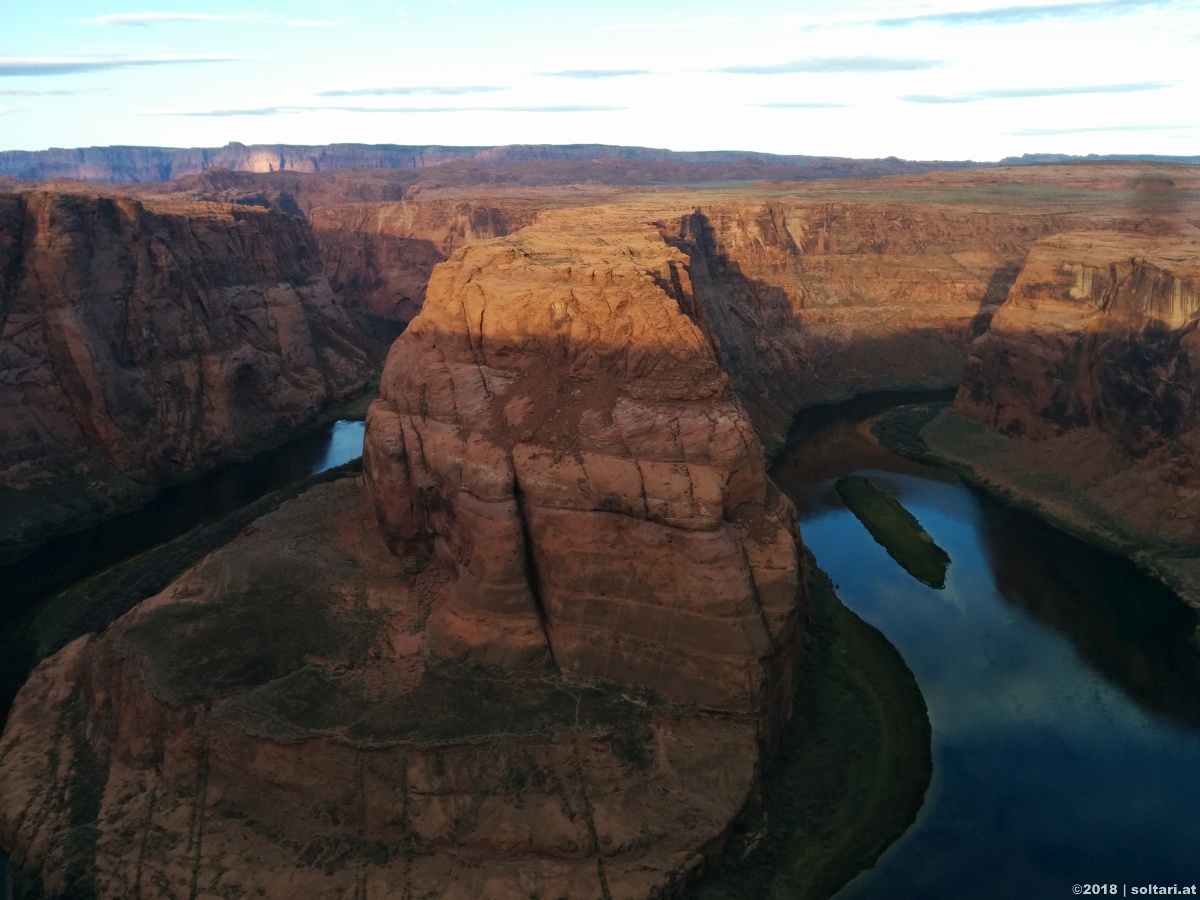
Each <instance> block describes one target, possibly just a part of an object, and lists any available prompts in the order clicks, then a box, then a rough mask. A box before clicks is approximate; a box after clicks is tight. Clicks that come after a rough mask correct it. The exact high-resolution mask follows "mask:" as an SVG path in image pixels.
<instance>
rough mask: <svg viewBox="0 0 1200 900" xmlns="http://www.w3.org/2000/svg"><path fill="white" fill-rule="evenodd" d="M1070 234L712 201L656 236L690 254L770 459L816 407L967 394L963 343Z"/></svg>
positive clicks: (973, 217)
mask: <svg viewBox="0 0 1200 900" xmlns="http://www.w3.org/2000/svg"><path fill="white" fill-rule="evenodd" d="M1064 221H1069V217H1066V216H1063V215H1061V214H1054V213H1044V214H1033V215H1023V216H1017V215H1002V214H989V213H986V212H983V211H977V210H971V209H954V208H946V207H941V208H939V207H937V206H930V205H927V204H904V203H888V202H877V203H849V202H812V201H802V200H799V199H796V200H788V199H786V198H785V199H782V200H780V201H772V202H769V203H722V202H716V203H713V204H711V205H705V206H703V207H700V208H697V209H695V210H694V211H692V212H687V213H684V214H682V215H679V216H677V217H672V218H666V217H663V218H659V219H658V220H657V221H656V225H657V227H658V229H659V231H660V233H661V234H662V235H663V238H664V240H666V241H667V242H668V243H670V244H671V245H672V246H674V247H677V248H678V249H680V250H681V251H682V252H683V253H685V254H686V255H687V260H688V266H689V280H690V282H691V288H690V292H691V294H692V295H693V300H692V301H688V302H694V303H695V304H697V306H698V318H699V320H700V321H702V323H703V327H704V328H705V329H706V331H707V333H708V334H709V335H710V338H711V339H712V340H713V343H714V345H715V346H716V347H717V348H718V353H719V358H720V359H721V362H722V364H723V366H724V367H725V368H726V370H727V371H729V372H730V373H731V375H732V376H733V379H734V383H735V384H736V386H737V388H738V390H739V392H740V393H741V395H742V399H743V402H745V403H746V405H747V408H748V410H749V411H750V414H751V415H752V416H753V418H754V421H755V425H756V427H757V430H758V434H759V437H760V439H761V440H762V441H763V444H764V446H765V447H766V449H767V452H768V456H770V455H772V454H773V453H774V452H776V451H777V450H778V449H779V447H781V446H782V443H783V440H784V438H785V436H786V434H787V430H788V426H789V424H790V422H791V420H792V417H793V416H794V415H795V413H796V412H797V411H798V410H800V409H802V408H804V407H806V406H812V405H817V404H822V403H831V402H836V401H839V400H844V399H846V398H848V397H850V396H853V395H855V394H859V393H869V392H873V391H884V390H908V389H948V388H952V387H955V386H957V384H958V382H959V378H960V376H961V374H962V367H963V364H964V362H965V358H966V349H965V348H966V344H967V343H968V341H969V340H970V339H971V338H972V337H974V336H976V335H977V334H979V333H980V332H981V331H982V330H983V329H984V328H986V326H987V322H988V320H989V319H990V317H991V314H992V313H993V312H994V310H995V309H996V308H998V306H999V304H1000V303H1001V302H1002V301H1003V299H1004V297H1005V295H1006V293H1007V289H1008V286H1009V284H1010V283H1011V281H1012V279H1013V278H1014V277H1015V276H1016V274H1017V272H1018V270H1019V268H1020V261H1021V260H1022V259H1023V258H1024V256H1025V254H1026V252H1027V251H1028V248H1029V247H1030V246H1032V244H1033V243H1034V241H1036V240H1037V239H1038V238H1039V237H1041V236H1043V235H1045V234H1052V233H1054V232H1056V231H1059V230H1061V228H1062V225H1063V223H1064ZM676 290H678V288H676Z"/></svg>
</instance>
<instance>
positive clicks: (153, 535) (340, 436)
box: [0, 420, 365, 727]
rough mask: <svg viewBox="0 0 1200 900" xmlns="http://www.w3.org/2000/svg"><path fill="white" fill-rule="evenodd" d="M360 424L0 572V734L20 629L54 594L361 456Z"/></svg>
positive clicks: (276, 452)
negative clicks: (283, 488) (296, 483)
mask: <svg viewBox="0 0 1200 900" xmlns="http://www.w3.org/2000/svg"><path fill="white" fill-rule="evenodd" d="M364 428H365V423H363V422H354V421H347V420H340V421H337V422H334V423H332V424H330V425H327V426H325V427H323V428H319V429H315V430H313V431H310V432H308V433H306V434H304V435H302V436H300V437H298V438H296V439H294V440H292V441H289V442H287V443H285V444H282V445H280V446H279V447H276V448H275V449H273V450H268V451H266V452H264V453H261V454H259V455H257V456H255V457H253V458H252V459H249V460H246V461H245V462H240V463H232V464H230V465H226V466H222V467H221V468H219V469H215V470H213V471H212V472H209V473H207V474H205V475H203V476H201V477H199V478H197V479H195V480H193V481H189V482H186V483H184V484H180V485H177V486H175V487H171V488H167V489H166V490H164V491H162V492H161V493H160V494H159V495H158V496H157V497H156V498H155V499H154V500H153V501H151V502H150V503H148V504H147V505H146V506H144V507H142V508H141V509H139V510H137V511H136V512H133V513H129V514H128V515H124V516H119V517H117V518H115V519H112V520H111V521H108V522H105V523H104V524H103V525H99V526H97V527H95V528H90V529H88V530H87V531H82V532H79V533H77V534H69V535H66V536H64V537H61V538H58V539H57V540H54V541H51V542H49V543H48V544H46V545H45V546H44V547H42V548H41V549H40V550H38V551H37V552H35V553H33V554H32V555H30V556H27V557H25V558H24V559H21V560H18V561H17V562H16V563H13V564H12V565H10V566H7V567H5V568H3V569H0V727H3V721H4V718H5V717H6V716H7V714H8V708H9V706H10V704H11V703H12V700H13V697H14V696H15V695H16V692H17V690H18V689H19V688H20V686H21V684H22V683H23V682H24V681H25V677H26V675H27V674H28V671H29V666H30V665H31V663H32V662H33V661H32V660H30V659H29V658H28V653H27V649H28V648H26V647H25V646H23V645H22V642H21V634H22V631H23V626H24V624H25V623H26V622H28V621H29V620H30V618H31V617H32V616H34V615H36V613H37V611H38V610H39V608H40V607H41V606H42V604H44V603H45V602H46V600H47V599H49V598H50V597H51V596H52V595H54V594H55V593H57V592H58V591H62V590H65V589H66V588H68V587H70V586H71V585H73V584H75V583H76V582H79V581H81V580H82V579H84V578H87V577H88V576H90V575H92V574H94V573H96V572H99V571H101V570H103V569H106V568H108V567H110V566H115V565H117V564H119V563H121V562H124V561H125V560H127V559H130V558H132V557H134V556H137V555H138V554H139V553H143V552H145V551H146V550H150V549H152V548H154V547H157V546H159V545H161V544H164V543H166V542H167V541H169V540H171V539H173V538H176V537H179V536H180V535H182V534H185V533H186V532H188V531H190V530H192V529H193V528H196V527H198V526H200V525H204V524H206V523H209V522H213V521H215V520H217V519H219V518H221V517H222V516H225V515H228V514H229V513H231V512H234V511H235V510H238V509H241V508H242V507H243V506H246V505H247V504H249V503H253V502H254V501H255V500H257V499H258V498H260V497H262V496H264V495H266V494H268V493H270V492H271V491H274V490H278V489H279V488H282V487H286V486H287V485H290V484H293V483H295V482H297V481H302V480H303V479H305V478H307V477H308V476H310V475H315V474H317V473H319V472H324V471H325V470H327V469H332V468H334V467H335V466H339V465H341V464H342V463H346V462H349V461H351V460H354V459H358V458H359V457H360V456H362V442H363V429H364Z"/></svg>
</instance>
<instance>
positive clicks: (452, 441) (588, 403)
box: [364, 214, 800, 722]
mask: <svg viewBox="0 0 1200 900" xmlns="http://www.w3.org/2000/svg"><path fill="white" fill-rule="evenodd" d="M569 222H570V223H573V224H569ZM605 224H606V226H607V223H605ZM592 227H593V223H590V222H586V221H583V222H581V221H580V220H579V219H578V218H577V217H574V216H572V218H571V219H570V220H569V221H568V219H567V218H566V214H564V215H563V217H562V218H552V219H551V221H549V222H548V223H547V224H545V225H542V224H539V225H536V226H533V227H530V228H527V229H525V230H523V231H522V232H520V233H519V234H518V235H516V236H514V237H512V238H509V239H506V240H501V241H491V242H488V243H485V244H479V245H475V246H473V247H468V248H466V249H464V250H460V251H458V253H456V254H455V256H454V257H453V258H452V260H451V261H450V262H449V263H447V264H445V265H443V266H441V267H439V268H438V269H437V270H436V271H435V273H434V277H433V279H432V281H431V282H430V288H429V295H428V299H427V302H426V305H425V308H424V310H423V311H422V313H421V315H420V316H419V317H418V318H417V319H416V320H414V322H413V323H412V325H411V326H410V327H409V329H408V331H406V332H405V334H404V335H403V336H402V337H401V338H400V339H399V340H398V341H397V342H396V344H395V345H394V346H393V348H392V353H391V355H390V356H389V359H388V364H387V366H386V368H385V371H384V376H383V380H382V383H381V396H380V399H379V400H378V401H377V402H376V403H375V404H373V405H372V407H371V410H370V412H369V414H368V419H367V437H366V441H365V447H364V454H365V455H364V465H365V471H366V475H367V482H368V485H369V488H370V490H371V492H372V496H373V500H374V505H375V509H376V512H377V515H378V518H379V522H380V526H381V529H382V530H383V533H384V535H385V538H386V539H387V540H388V542H389V544H390V545H391V546H392V547H394V548H396V549H397V550H403V549H410V548H414V547H427V548H429V550H430V551H431V552H433V553H434V554H436V555H437V556H439V557H440V558H442V559H444V560H445V561H446V563H447V564H448V565H449V566H450V567H451V570H452V571H453V573H454V576H453V580H452V583H451V584H450V585H449V586H448V588H447V590H446V592H445V594H444V596H443V597H442V598H441V599H440V601H439V602H438V603H437V604H436V605H435V608H434V610H433V613H432V616H431V620H430V633H431V641H432V643H433V644H434V645H435V646H436V647H437V648H438V649H439V651H440V652H442V653H445V654H447V655H455V654H459V653H466V654H468V655H470V656H471V657H473V658H476V659H479V660H480V661H483V662H487V663H493V664H497V665H502V666H506V667H510V668H514V667H516V668H519V667H522V666H535V665H541V664H542V663H543V661H545V660H552V661H553V662H554V664H555V665H556V666H557V667H558V668H559V669H560V670H561V671H562V672H563V673H564V674H566V675H568V676H580V677H583V676H590V677H600V678H607V679H612V680H614V681H619V682H624V683H632V684H639V685H641V686H643V687H646V688H649V689H652V690H655V691H657V692H659V693H661V694H663V695H664V696H666V697H668V698H670V699H672V700H677V701H682V702H691V703H697V704H701V705H704V706H708V707H714V708H720V709H727V710H732V711H737V712H741V713H750V714H756V715H757V714H760V713H762V712H763V711H764V709H766V708H767V705H768V697H769V696H771V695H772V694H774V695H778V696H773V697H772V702H774V701H776V700H777V701H778V702H780V703H783V705H782V706H781V707H780V708H782V709H786V708H787V705H786V702H784V700H783V699H782V698H783V696H784V695H785V694H786V691H787V685H788V684H789V678H788V675H787V673H788V672H789V671H790V668H791V665H792V659H793V657H794V652H795V648H794V635H795V626H796V622H797V616H798V615H799V612H800V607H799V606H798V604H797V599H796V598H797V592H798V591H799V590H800V587H799V578H798V564H797V559H796V555H795V554H796V543H797V537H796V532H795V526H794V523H793V518H794V517H793V514H792V511H791V509H790V506H789V504H788V503H787V501H786V500H785V499H784V498H783V497H782V495H780V494H779V493H778V492H777V491H776V490H775V489H774V487H773V486H772V485H771V484H770V482H769V480H768V479H767V478H766V476H765V473H764V469H763V458H762V451H761V449H760V447H759V444H758V440H757V438H756V436H755V434H754V432H753V430H752V428H751V427H750V423H749V420H748V419H747V417H746V415H745V413H744V412H743V411H742V408H741V405H740V403H739V402H738V400H737V397H736V395H735V394H734V393H733V391H732V389H731V388H730V385H729V382H728V379H727V377H726V376H725V375H724V373H723V372H722V371H721V370H720V368H719V367H718V366H717V364H716V360H715V358H714V355H713V351H712V348H711V346H710V344H709V343H708V341H707V339H706V338H705V336H704V333H703V332H702V331H701V329H700V328H699V327H698V326H697V325H696V324H695V322H693V321H692V320H691V319H690V318H688V316H687V315H685V314H684V310H683V309H682V308H681V306H680V304H679V302H678V301H677V299H676V298H675V296H673V294H672V293H671V290H670V285H671V277H672V271H673V269H675V270H681V269H683V268H684V267H686V265H687V258H686V257H685V256H683V255H682V254H680V253H679V252H678V251H675V250H673V249H672V248H670V247H668V246H667V245H665V244H664V243H663V242H662V240H661V238H660V237H659V235H658V233H657V232H656V231H655V230H654V229H653V228H651V227H649V226H645V225H642V226H638V227H633V228H631V229H630V230H626V231H617V232H614V231H610V230H607V227H606V230H604V231H602V232H599V233H597V232H596V231H593V230H591V228H592ZM769 720H770V716H768V717H766V719H765V720H764V721H767V722H769Z"/></svg>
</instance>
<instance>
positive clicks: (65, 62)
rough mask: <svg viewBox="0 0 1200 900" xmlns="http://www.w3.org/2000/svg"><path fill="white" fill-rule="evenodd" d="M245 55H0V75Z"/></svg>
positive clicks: (235, 59)
mask: <svg viewBox="0 0 1200 900" xmlns="http://www.w3.org/2000/svg"><path fill="white" fill-rule="evenodd" d="M248 58H249V57H245V56H189V55H173V56H130V57H112V58H96V57H91V58H89V57H78V56H76V57H38V56H25V57H19V56H0V78H3V77H16V76H22V75H73V74H78V73H80V72H103V71H105V70H107V69H132V68H141V67H144V66H175V65H188V64H193V63H218V62H239V61H242V60H246V59H248Z"/></svg>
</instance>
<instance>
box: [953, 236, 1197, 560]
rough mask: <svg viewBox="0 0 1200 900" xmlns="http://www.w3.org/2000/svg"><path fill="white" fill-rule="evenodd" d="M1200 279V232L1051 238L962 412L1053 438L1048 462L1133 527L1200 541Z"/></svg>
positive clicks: (976, 373) (975, 351)
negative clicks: (1198, 502)
mask: <svg viewBox="0 0 1200 900" xmlns="http://www.w3.org/2000/svg"><path fill="white" fill-rule="evenodd" d="M1197 285H1200V241H1197V239H1196V238H1195V237H1178V236H1177V237H1172V236H1157V237H1152V236H1147V235H1139V234H1129V233H1119V232H1088V233H1069V234H1061V235H1056V236H1054V237H1052V238H1048V239H1046V240H1044V241H1042V242H1040V243H1039V244H1038V245H1037V246H1036V247H1035V248H1034V249H1033V251H1032V252H1031V253H1030V254H1029V258H1028V260H1027V261H1026V263H1025V266H1024V268H1023V269H1022V271H1021V274H1020V277H1019V278H1018V279H1017V281H1016V283H1015V284H1014V285H1013V287H1012V290H1011V291H1010V293H1009V297H1008V300H1007V301H1006V302H1005V304H1004V306H1003V307H1002V308H1001V310H1000V311H999V312H998V313H997V314H996V316H995V317H994V318H993V320H992V323H991V327H990V328H989V330H988V332H987V333H986V334H984V335H983V336H982V337H980V338H979V339H978V340H976V341H975V342H974V343H973V344H972V345H971V348H970V359H969V362H968V366H967V369H966V373H965V375H964V378H963V384H962V387H961V388H960V390H959V392H958V397H957V399H956V400H955V409H956V410H958V411H959V412H960V413H962V414H964V415H966V416H969V417H970V418H972V419H974V420H976V421H978V422H980V423H982V424H984V425H986V426H988V427H990V428H994V429H996V430H998V431H1000V432H1001V433H1003V434H1006V435H1010V436H1012V437H1016V438H1024V439H1026V440H1029V441H1036V442H1045V444H1046V449H1045V450H1044V451H1042V452H1041V453H1040V454H1039V455H1040V456H1043V457H1045V458H1046V463H1045V464H1046V465H1049V466H1050V467H1051V468H1057V469H1061V470H1062V472H1063V473H1064V474H1065V475H1067V476H1069V477H1070V478H1071V480H1072V481H1073V482H1077V483H1078V484H1079V485H1080V486H1082V487H1084V488H1086V490H1087V492H1088V493H1089V495H1091V496H1093V497H1095V498H1096V499H1098V500H1099V501H1100V502H1101V503H1102V504H1103V505H1104V506H1105V508H1107V509H1109V510H1110V511H1113V512H1115V513H1116V514H1118V515H1119V516H1120V517H1121V518H1122V519H1123V520H1124V521H1126V522H1127V523H1129V524H1130V525H1132V526H1133V527H1135V528H1137V529H1140V530H1142V531H1144V532H1147V533H1149V534H1155V535H1159V536H1166V537H1170V538H1173V539H1177V540H1186V541H1197V540H1200V530H1198V529H1200V517H1198V516H1197V515H1196V508H1195V504H1196V499H1197V498H1198V497H1200V470H1198V469H1197V465H1198V463H1197V461H1198V460H1200V381H1198V378H1197V373H1200V334H1198V333H1197V327H1198V325H1200V294H1198V293H1197ZM1052 457H1055V458H1057V462H1056V463H1055V462H1052V460H1051V458H1052Z"/></svg>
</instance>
